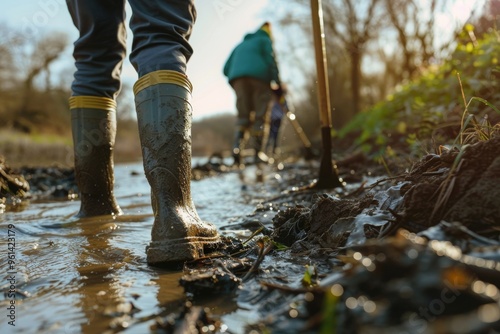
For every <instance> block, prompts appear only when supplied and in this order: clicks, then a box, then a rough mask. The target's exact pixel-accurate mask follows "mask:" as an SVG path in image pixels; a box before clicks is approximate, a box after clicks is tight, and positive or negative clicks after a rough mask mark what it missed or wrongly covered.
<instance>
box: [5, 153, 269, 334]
mask: <svg viewBox="0 0 500 334" xmlns="http://www.w3.org/2000/svg"><path fill="white" fill-rule="evenodd" d="M115 174H116V185H115V193H116V196H117V200H118V202H119V204H120V206H121V208H122V210H123V212H124V215H123V216H120V217H117V218H115V219H113V218H99V219H82V220H75V219H74V218H73V215H74V214H76V213H77V212H78V209H79V202H78V201H62V202H32V203H30V204H29V205H28V206H26V208H25V209H24V210H22V211H20V212H6V213H4V214H0V225H1V227H2V228H1V233H2V235H1V236H0V250H1V253H2V259H3V260H2V264H1V267H0V277H1V278H2V281H1V282H0V287H1V288H2V292H6V294H5V295H4V294H2V296H1V297H0V310H1V311H0V319H1V320H0V333H103V332H105V331H107V330H110V329H111V332H119V331H120V332H121V331H123V328H125V330H124V331H125V332H126V333H147V332H149V328H150V326H151V324H152V323H153V322H154V320H153V319H154V318H155V317H156V316H157V315H165V314H168V313H169V310H173V309H174V307H177V305H178V303H179V302H180V301H182V300H184V295H183V290H182V288H180V287H179V284H178V280H179V278H180V277H181V273H180V272H178V271H166V270H160V269H156V268H152V267H149V266H148V265H147V264H146V257H145V247H146V245H147V244H148V242H149V240H150V231H151V227H152V224H153V216H152V210H151V207H150V198H149V186H148V184H147V181H146V179H145V178H144V175H143V172H142V164H141V163H137V164H128V165H116V166H115ZM242 176H243V177H242ZM253 181H255V170H252V169H251V167H249V168H247V170H246V171H245V174H243V175H238V174H237V173H227V174H225V175H222V176H217V177H212V178H207V179H204V180H201V181H196V182H193V183H192V195H193V198H194V201H195V205H196V207H197V209H198V213H199V215H200V217H202V219H204V220H207V221H210V222H213V223H214V224H215V225H216V226H217V227H219V228H220V227H221V226H226V227H227V225H229V224H231V223H237V222H238V221H239V220H240V219H242V218H243V217H244V216H245V215H247V214H249V213H251V212H252V211H253V209H254V208H255V201H256V200H258V198H259V195H260V194H261V195H262V196H263V197H264V196H269V194H264V193H262V191H263V190H262V186H261V185H259V184H258V183H254V182H253ZM250 199H251V200H250ZM224 233H226V234H228V233H232V234H242V235H244V234H245V233H247V231H243V230H225V231H224ZM9 234H10V235H11V237H12V238H15V251H14V255H15V259H14V261H15V262H14V263H12V266H11V267H9V266H8V264H7V263H6V259H7V255H8V252H9V250H8V248H9V245H8V237H9ZM10 241H14V239H11V240H10ZM9 277H10V278H14V279H15V280H13V281H11V282H9V281H8V280H7V279H8V278H9ZM11 283H13V286H14V287H15V289H16V290H17V291H16V295H15V301H16V303H15V316H14V319H15V327H13V326H12V325H11V324H12V322H11V324H9V323H8V322H9V321H12V320H11V319H12V317H11V319H9V318H8V315H9V314H11V313H12V312H11V311H9V310H8V309H7V307H9V305H10V301H11V300H12V299H13V298H11V297H12V296H11V295H9V289H10V287H11ZM207 303H208V302H207ZM208 304H214V305H215V304H217V305H218V306H217V307H213V309H212V310H213V312H215V313H216V314H217V313H218V314H220V315H221V314H224V313H230V312H232V311H233V310H234V309H235V305H234V304H232V302H231V301H225V302H221V301H217V302H215V303H214V301H211V302H210V303H208ZM9 312H10V313H9ZM231 327H232V328H233V329H235V326H234V324H233V326H231Z"/></svg>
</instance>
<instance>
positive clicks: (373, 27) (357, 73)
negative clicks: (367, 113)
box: [323, 0, 382, 114]
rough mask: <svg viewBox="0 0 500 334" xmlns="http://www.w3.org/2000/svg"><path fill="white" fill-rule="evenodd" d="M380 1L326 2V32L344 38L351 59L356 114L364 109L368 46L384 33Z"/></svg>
mask: <svg viewBox="0 0 500 334" xmlns="http://www.w3.org/2000/svg"><path fill="white" fill-rule="evenodd" d="M380 4H381V1H380V0H365V1H356V2H355V1H351V0H342V1H341V2H340V3H339V4H336V2H335V1H329V2H325V3H324V8H323V10H324V12H325V16H326V19H325V30H326V31H327V32H329V33H330V34H332V35H333V36H335V37H337V38H339V39H340V41H341V43H342V45H343V48H344V49H345V51H346V52H347V54H348V55H349V59H350V63H351V66H350V72H351V74H350V79H351V97H352V112H353V113H354V114H356V113H357V112H359V110H360V102H361V75H362V71H361V64H362V61H363V56H364V54H365V52H366V45H367V43H368V42H369V41H370V40H372V39H373V38H375V37H376V34H377V33H378V32H379V30H380V23H381V17H382V16H381V14H382V13H381V11H378V10H377V8H378V6H379V5H380Z"/></svg>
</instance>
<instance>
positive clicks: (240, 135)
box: [233, 128, 245, 166]
mask: <svg viewBox="0 0 500 334" xmlns="http://www.w3.org/2000/svg"><path fill="white" fill-rule="evenodd" d="M244 137H245V129H244V128H240V129H238V131H236V134H235V136H234V145H233V165H236V166H239V165H240V164H241V151H242V149H243V146H242V144H243V139H244Z"/></svg>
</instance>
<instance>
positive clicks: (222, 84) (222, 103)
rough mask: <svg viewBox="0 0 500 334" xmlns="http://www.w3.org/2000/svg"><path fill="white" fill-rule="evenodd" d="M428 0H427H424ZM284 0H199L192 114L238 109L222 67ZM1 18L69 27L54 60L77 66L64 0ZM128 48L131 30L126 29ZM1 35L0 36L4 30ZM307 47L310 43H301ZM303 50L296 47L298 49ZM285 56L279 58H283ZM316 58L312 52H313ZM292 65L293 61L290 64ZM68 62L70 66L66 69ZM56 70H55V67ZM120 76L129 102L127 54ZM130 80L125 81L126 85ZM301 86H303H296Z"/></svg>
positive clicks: (463, 0) (38, 2)
mask: <svg viewBox="0 0 500 334" xmlns="http://www.w3.org/2000/svg"><path fill="white" fill-rule="evenodd" d="M422 1H425V0H422ZM483 1H484V0H456V1H450V4H452V6H448V8H447V10H446V12H445V13H443V14H442V15H441V16H440V17H438V19H437V29H438V31H440V32H445V31H447V30H449V27H450V25H451V21H450V14H451V15H452V16H454V17H455V19H458V20H459V21H462V20H463V19H465V18H466V17H468V15H469V13H470V11H471V8H473V7H474V6H477V4H478V3H482V2H483ZM283 3H284V2H283V1H275V0H197V1H196V7H197V21H196V24H195V27H194V30H193V34H192V36H191V39H190V43H191V45H192V47H193V49H194V54H193V56H192V58H191V60H190V61H189V63H188V71H187V72H188V76H189V78H190V80H191V81H192V83H193V86H194V90H193V99H192V104H193V109H194V110H193V119H194V120H195V121H196V120H198V119H201V118H204V117H207V116H212V115H214V114H217V113H224V112H230V113H234V114H236V108H235V95H234V92H233V91H232V89H231V87H230V86H229V84H228V82H227V80H226V78H225V77H224V75H223V74H222V68H223V65H224V63H225V61H226V60H227V58H228V57H229V54H230V52H231V51H232V49H233V48H234V47H235V46H236V45H237V44H238V43H239V42H240V41H241V40H242V39H243V37H244V35H245V34H247V33H250V32H254V31H255V30H257V29H258V28H259V26H260V25H261V24H262V23H263V22H264V21H269V22H271V24H272V25H273V27H276V26H277V24H275V23H276V22H274V21H273V19H274V17H273V16H278V15H273V13H274V14H276V13H277V12H278V11H279V10H280V9H281V8H280V4H281V5H283ZM127 16H128V18H129V17H130V8H129V7H128V5H127ZM0 23H7V24H8V25H9V26H12V27H16V28H17V29H21V31H23V32H24V33H26V34H28V35H30V36H33V37H34V38H36V37H39V36H42V35H44V34H48V33H50V32H51V31H62V32H65V33H66V34H67V35H68V37H69V40H70V45H68V48H67V49H66V51H65V53H64V54H63V55H62V56H61V57H60V59H59V60H57V63H55V64H54V66H56V67H58V68H60V69H61V71H66V72H64V73H71V71H73V69H74V65H73V57H72V55H71V52H72V45H71V43H72V42H73V41H74V40H75V39H76V38H77V36H78V32H77V30H76V28H75V27H74V26H73V23H72V21H71V18H70V15H69V13H68V11H67V7H66V1H65V0H21V1H16V2H10V3H9V4H8V8H7V5H6V1H3V3H2V4H0ZM284 33H286V32H283V31H279V28H278V29H273V36H274V37H275V48H276V47H277V46H278V47H277V48H276V51H277V52H276V53H277V57H278V62H280V59H283V58H285V56H286V53H287V51H286V48H285V51H283V48H280V47H279V46H282V45H283V44H280V41H285V40H286V39H287V38H285V36H284V35H283V34H284ZM128 37H129V43H128V47H129V50H130V46H131V37H132V33H131V32H130V30H129V33H128ZM0 38H2V37H1V36H0ZM302 47H303V48H304V49H306V50H308V53H307V54H308V55H309V56H312V55H311V54H310V50H311V48H312V45H309V44H307V45H303V46H302ZM299 51H300V50H294V52H299ZM280 57H281V58H280ZM311 58H313V57H311ZM292 67H293V66H292ZM68 68H69V69H70V71H69V72H68ZM52 72H53V73H57V71H56V70H54V69H52ZM280 72H281V79H282V81H283V82H285V83H286V84H287V85H288V87H289V91H290V90H291V89H290V87H292V88H293V86H296V87H295V88H296V89H295V97H300V93H301V91H300V87H301V83H300V79H305V78H301V76H303V75H297V72H296V71H295V72H294V69H293V68H288V69H287V68H284V67H283V66H280ZM68 77H69V78H68V80H67V84H68V85H70V83H71V80H72V77H71V75H68ZM122 80H123V82H124V84H126V85H127V86H128V89H130V92H128V93H129V94H127V95H126V96H129V98H130V103H131V104H133V100H132V99H133V93H132V92H131V89H132V88H131V87H132V86H133V84H134V83H135V81H136V80H137V74H136V72H135V70H134V68H133V67H132V65H131V64H130V62H129V60H128V57H127V59H126V61H125V64H124V68H123V73H122ZM127 86H126V87H127ZM297 87H298V88H299V89H297Z"/></svg>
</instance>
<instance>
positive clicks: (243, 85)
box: [224, 22, 280, 164]
mask: <svg viewBox="0 0 500 334" xmlns="http://www.w3.org/2000/svg"><path fill="white" fill-rule="evenodd" d="M224 75H225V76H226V77H227V79H228V81H229V84H230V85H231V87H232V88H233V89H234V92H235V94H236V109H237V110H238V118H237V123H236V128H237V129H236V133H235V140H234V145H233V158H234V163H235V164H240V152H241V150H242V149H243V147H242V146H243V138H244V137H245V134H246V133H247V132H249V133H250V137H251V138H250V139H251V141H252V142H253V148H254V149H255V161H256V162H257V161H258V159H259V153H260V152H261V150H262V140H263V136H264V120H265V116H266V112H267V110H268V106H269V103H270V101H271V97H272V92H271V83H272V82H274V83H275V84H276V85H278V86H279V85H280V78H279V71H278V65H277V62H276V58H275V55H274V50H273V43H272V38H271V25H270V23H269V22H265V23H264V24H263V25H262V26H261V27H260V28H259V29H258V30H257V31H256V32H254V33H250V34H247V35H246V36H245V38H244V39H243V41H242V42H240V43H239V44H238V45H237V46H236V47H235V48H234V50H233V51H232V52H231V55H230V56H229V58H228V59H227V61H226V63H225V65H224ZM252 112H254V117H253V120H252V118H251V113H252Z"/></svg>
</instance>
